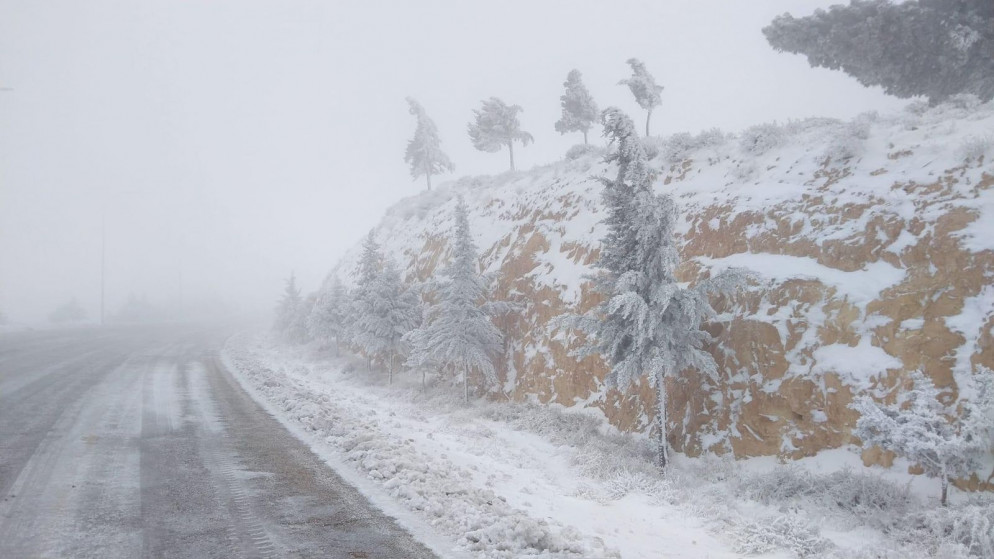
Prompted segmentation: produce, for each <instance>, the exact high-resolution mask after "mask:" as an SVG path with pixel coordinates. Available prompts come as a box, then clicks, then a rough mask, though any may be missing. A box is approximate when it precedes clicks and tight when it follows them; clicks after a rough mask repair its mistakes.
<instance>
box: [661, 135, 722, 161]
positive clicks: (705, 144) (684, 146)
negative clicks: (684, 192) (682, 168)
mask: <svg viewBox="0 0 994 559" xmlns="http://www.w3.org/2000/svg"><path fill="white" fill-rule="evenodd" d="M723 143H725V133H724V132H722V131H721V130H719V129H717V128H712V129H710V130H705V131H703V132H701V133H700V134H697V135H696V136H694V135H692V134H690V133H687V132H680V133H677V134H673V135H672V136H670V137H669V138H666V140H665V141H664V142H663V144H662V147H661V149H660V153H661V154H662V156H663V159H664V160H665V161H666V162H667V163H679V162H681V161H683V160H684V159H686V158H687V157H688V156H689V155H690V154H691V153H692V152H694V151H697V150H700V149H705V148H713V147H717V146H720V145H722V144H723Z"/></svg>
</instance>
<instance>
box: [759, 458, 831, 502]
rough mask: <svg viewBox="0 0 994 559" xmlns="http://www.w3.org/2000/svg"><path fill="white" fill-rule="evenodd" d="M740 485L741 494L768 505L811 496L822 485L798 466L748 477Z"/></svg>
mask: <svg viewBox="0 0 994 559" xmlns="http://www.w3.org/2000/svg"><path fill="white" fill-rule="evenodd" d="M740 483H741V486H740V493H741V494H743V495H744V496H746V497H749V498H750V499H753V500H756V501H759V502H760V503H763V504H767V505H768V504H770V503H783V502H786V501H790V500H793V499H798V498H800V497H807V496H810V495H812V494H814V493H816V492H817V491H818V489H819V487H818V486H819V485H820V484H818V483H817V482H816V481H815V478H814V475H813V474H812V473H811V472H808V471H807V470H805V469H804V468H801V467H800V466H796V465H789V466H781V467H777V468H774V469H773V470H771V471H769V472H763V473H760V474H753V475H747V476H745V477H743V478H742V481H741V482H740Z"/></svg>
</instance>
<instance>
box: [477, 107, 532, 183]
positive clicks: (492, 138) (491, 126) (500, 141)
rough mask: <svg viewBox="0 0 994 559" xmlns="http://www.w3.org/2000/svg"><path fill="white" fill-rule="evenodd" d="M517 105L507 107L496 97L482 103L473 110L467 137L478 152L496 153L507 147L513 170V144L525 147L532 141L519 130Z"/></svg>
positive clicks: (527, 134)
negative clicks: (519, 143) (516, 143)
mask: <svg viewBox="0 0 994 559" xmlns="http://www.w3.org/2000/svg"><path fill="white" fill-rule="evenodd" d="M523 110H524V109H522V108H521V107H520V106H519V105H508V104H506V103H504V102H503V101H501V100H500V99H498V98H496V97H491V98H490V99H487V100H485V101H483V106H482V107H481V108H480V109H474V110H473V115H474V117H475V118H474V121H473V122H471V123H469V137H470V139H471V140H473V147H475V148H476V149H478V150H480V151H486V152H490V153H493V152H496V151H499V150H500V149H501V148H503V147H507V151H508V155H509V157H510V159H511V170H512V171H513V170H514V142H521V144H522V145H525V146H527V145H528V144H530V143H531V142H533V141H534V138H533V137H532V135H531V134H529V133H528V132H525V131H524V130H522V129H521V122H520V121H518V113H520V112H521V111H523Z"/></svg>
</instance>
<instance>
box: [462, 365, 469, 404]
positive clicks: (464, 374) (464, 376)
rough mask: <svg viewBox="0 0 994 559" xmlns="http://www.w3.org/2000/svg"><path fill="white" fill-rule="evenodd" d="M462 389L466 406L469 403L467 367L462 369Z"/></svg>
mask: <svg viewBox="0 0 994 559" xmlns="http://www.w3.org/2000/svg"><path fill="white" fill-rule="evenodd" d="M462 388H463V397H464V398H465V400H466V403H467V404H468V403H469V367H466V368H464V369H463V371H462Z"/></svg>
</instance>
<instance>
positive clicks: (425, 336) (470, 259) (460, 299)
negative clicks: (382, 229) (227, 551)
mask: <svg viewBox="0 0 994 559" xmlns="http://www.w3.org/2000/svg"><path fill="white" fill-rule="evenodd" d="M455 222H456V230H455V236H454V238H453V239H452V241H453V243H452V261H451V262H450V263H449V265H448V266H447V267H446V269H445V272H444V275H445V278H444V280H443V281H440V282H439V285H438V290H437V296H438V304H437V305H435V306H434V307H432V308H431V309H430V310H429V311H428V316H427V317H426V320H425V322H424V324H423V325H422V326H421V328H419V329H417V330H414V331H413V332H411V334H410V335H409V336H408V338H409V340H410V342H411V346H412V348H411V354H410V358H409V359H408V362H409V363H410V364H411V365H412V366H418V367H425V366H428V365H433V366H437V367H453V368H455V369H456V370H457V371H460V372H461V373H462V378H463V391H464V397H465V399H466V401H469V375H470V373H471V372H473V371H476V372H479V373H480V374H482V375H483V377H484V378H485V379H486V381H487V382H488V383H490V384H496V383H497V369H496V368H495V367H494V358H495V357H496V356H497V354H498V353H499V352H500V350H501V342H502V339H501V334H500V331H499V330H498V329H497V327H496V326H494V323H493V322H492V321H491V320H490V316H489V314H488V312H487V304H486V294H487V290H486V286H485V285H484V281H483V277H482V276H481V275H480V273H479V272H478V267H479V262H478V257H477V253H476V245H475V244H474V243H473V239H472V237H471V234H470V230H469V217H468V210H467V208H466V203H465V202H464V201H463V199H462V197H460V198H459V201H458V203H457V205H456V211H455Z"/></svg>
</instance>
